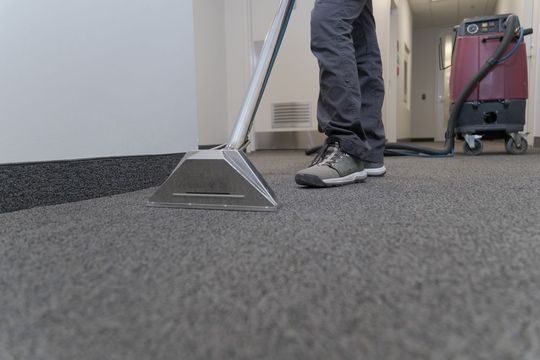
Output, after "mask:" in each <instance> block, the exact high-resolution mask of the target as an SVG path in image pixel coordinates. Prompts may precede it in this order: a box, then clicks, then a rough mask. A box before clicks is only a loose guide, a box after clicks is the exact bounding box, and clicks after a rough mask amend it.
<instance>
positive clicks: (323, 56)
mask: <svg viewBox="0 0 540 360" xmlns="http://www.w3.org/2000/svg"><path fill="white" fill-rule="evenodd" d="M311 49H312V52H313V54H314V55H315V57H316V58H317V60H318V63H319V68H320V93H319V100H318V105H317V119H318V124H319V131H321V132H324V133H325V134H326V136H327V139H326V141H325V145H324V146H323V148H322V150H321V151H320V152H319V154H318V155H317V156H316V158H315V159H314V161H313V163H312V164H311V166H310V167H309V168H307V169H304V170H301V171H299V172H298V173H297V174H296V176H295V180H296V183H297V184H299V185H303V186H308V187H330V186H339V185H346V184H352V183H357V182H363V181H364V180H365V179H366V178H367V177H368V176H384V174H385V173H386V167H385V166H384V145H385V133H384V126H383V123H382V105H383V101H384V81H383V78H382V61H381V53H380V49H379V45H378V42H377V35H376V32H375V18H374V16H373V3H372V0H316V2H315V7H314V9H313V12H312V14H311Z"/></svg>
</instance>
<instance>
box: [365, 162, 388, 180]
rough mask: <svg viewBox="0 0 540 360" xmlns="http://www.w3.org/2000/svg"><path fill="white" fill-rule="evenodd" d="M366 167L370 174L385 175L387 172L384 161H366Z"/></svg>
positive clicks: (374, 175) (375, 175)
mask: <svg viewBox="0 0 540 360" xmlns="http://www.w3.org/2000/svg"><path fill="white" fill-rule="evenodd" d="M364 168H365V169H366V172H367V174H368V176H373V177H383V176H384V175H385V174H386V167H385V166H384V163H382V162H380V163H379V162H370V161H364Z"/></svg>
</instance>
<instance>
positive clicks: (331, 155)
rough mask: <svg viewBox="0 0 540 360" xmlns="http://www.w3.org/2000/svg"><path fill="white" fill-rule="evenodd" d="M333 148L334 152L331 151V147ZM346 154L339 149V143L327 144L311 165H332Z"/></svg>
mask: <svg viewBox="0 0 540 360" xmlns="http://www.w3.org/2000/svg"><path fill="white" fill-rule="evenodd" d="M331 148H332V149H333V150H332V152H329V150H330V149H331ZM344 156H346V154H345V153H343V152H341V151H340V150H339V144H338V143H334V144H325V145H324V146H323V147H322V149H321V151H320V152H319V153H318V154H317V156H316V157H315V159H313V161H312V162H311V166H315V165H332V164H334V163H335V162H336V161H338V160H340V159H341V158H343V157H344Z"/></svg>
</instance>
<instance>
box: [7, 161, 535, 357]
mask: <svg viewBox="0 0 540 360" xmlns="http://www.w3.org/2000/svg"><path fill="white" fill-rule="evenodd" d="M252 158H253V160H254V163H255V164H257V166H258V167H259V168H260V170H261V171H262V172H263V173H264V174H265V176H266V178H267V180H268V182H269V183H270V184H271V186H272V187H273V188H274V190H275V191H276V193H277V195H278V197H279V200H280V204H281V208H280V210H279V211H278V212H277V213H271V214H266V213H236V212H220V211H189V210H172V209H155V208H148V207H145V206H144V203H145V200H146V199H147V198H148V196H149V195H150V194H151V193H152V190H144V191H139V192H134V193H129V194H124V195H118V196H113V197H108V198H101V199H95V200H88V201H83V202H78V203H71V204H65V205H57V206H50V207H42V208H34V209H30V210H25V211H20V212H14V213H9V214H2V215H0V225H1V226H0V359H2V360H11V359H70V360H71V359H84V360H86V359H96V360H98V359H99V360H103V359H130V360H131V359H374V360H381V359H400V360H403V359H404V360H408V359H411V360H412V359H415V360H417V359H441V360H442V359H475V360H478V359H486V360H494V359H520V360H533V359H540V305H539V304H540V193H539V189H540V154H529V155H526V156H522V157H511V156H507V155H503V154H495V155H486V156H482V157H475V158H470V157H462V156H458V157H456V158H453V159H416V158H389V159H387V165H388V168H389V173H388V176H387V177H386V178H383V179H370V180H369V181H368V182H367V183H365V184H359V185H354V186H348V187H343V188H336V189H328V190H307V189H301V188H298V187H297V186H296V185H295V184H294V183H293V181H292V177H291V174H292V173H293V171H294V170H296V169H298V168H299V167H301V166H302V165H304V164H305V163H306V162H307V161H308V159H307V158H306V157H305V156H303V155H302V154H301V153H300V152H265V153H257V154H255V155H254V156H252Z"/></svg>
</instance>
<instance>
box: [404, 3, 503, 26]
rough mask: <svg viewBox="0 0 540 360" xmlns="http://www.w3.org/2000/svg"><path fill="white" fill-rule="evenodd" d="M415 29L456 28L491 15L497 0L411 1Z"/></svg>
mask: <svg viewBox="0 0 540 360" xmlns="http://www.w3.org/2000/svg"><path fill="white" fill-rule="evenodd" d="M409 2H410V4H411V9H412V12H413V16H414V27H415V28H427V27H445V26H454V25H458V24H459V23H461V21H462V20H463V19H465V18H468V17H473V16H479V15H491V14H493V13H494V11H495V7H496V5H497V0H409Z"/></svg>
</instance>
